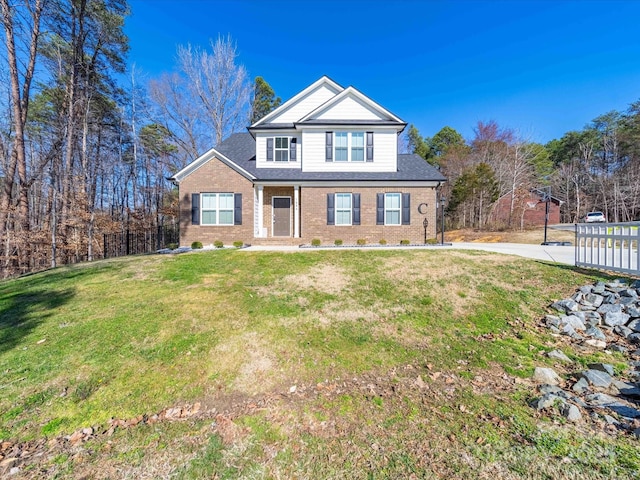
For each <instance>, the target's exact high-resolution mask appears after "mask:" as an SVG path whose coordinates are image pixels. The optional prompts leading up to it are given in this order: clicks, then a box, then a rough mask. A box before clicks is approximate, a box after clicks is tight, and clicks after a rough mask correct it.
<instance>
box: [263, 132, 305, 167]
mask: <svg viewBox="0 0 640 480" xmlns="http://www.w3.org/2000/svg"><path fill="white" fill-rule="evenodd" d="M297 146H298V142H297V139H296V137H269V138H267V162H273V161H274V160H275V161H276V162H295V161H296V158H297V156H298V155H297Z"/></svg>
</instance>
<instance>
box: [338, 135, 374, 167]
mask: <svg viewBox="0 0 640 480" xmlns="http://www.w3.org/2000/svg"><path fill="white" fill-rule="evenodd" d="M354 134H356V135H358V136H360V137H361V138H362V146H355V145H354V141H353V135H354ZM338 136H340V137H341V138H342V137H343V136H346V139H347V144H346V146H343V145H338ZM366 140H367V135H366V132H360V131H357V132H333V158H334V161H335V162H338V163H347V162H354V163H360V162H365V161H366V152H367V145H366ZM355 149H358V150H362V160H354V159H353V151H354V150H355ZM342 150H346V154H347V158H346V159H344V160H338V152H339V151H340V152H342Z"/></svg>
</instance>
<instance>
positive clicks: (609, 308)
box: [596, 303, 622, 315]
mask: <svg viewBox="0 0 640 480" xmlns="http://www.w3.org/2000/svg"><path fill="white" fill-rule="evenodd" d="M596 312H598V313H600V314H602V315H605V314H607V313H622V305H617V304H611V303H605V304H604V305H601V306H600V307H599V308H598V309H597V310H596Z"/></svg>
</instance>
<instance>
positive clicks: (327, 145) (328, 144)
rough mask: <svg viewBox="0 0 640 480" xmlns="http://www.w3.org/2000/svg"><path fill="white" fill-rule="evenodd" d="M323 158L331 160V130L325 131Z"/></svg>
mask: <svg viewBox="0 0 640 480" xmlns="http://www.w3.org/2000/svg"><path fill="white" fill-rule="evenodd" d="M325 150H326V155H325V160H326V161H327V162H333V132H326V133H325Z"/></svg>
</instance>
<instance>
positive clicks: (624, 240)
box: [576, 223, 640, 275]
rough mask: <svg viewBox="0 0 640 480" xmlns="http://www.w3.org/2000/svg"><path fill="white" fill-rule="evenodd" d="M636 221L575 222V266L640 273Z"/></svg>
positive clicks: (633, 273)
mask: <svg viewBox="0 0 640 480" xmlns="http://www.w3.org/2000/svg"><path fill="white" fill-rule="evenodd" d="M639 226H640V224H638V223H598V224H594V223H580V224H577V225H576V266H578V267H590V268H598V269H601V270H610V271H614V272H622V273H629V274H632V275H640V263H639V259H638V245H640V229H639V228H638V227H639Z"/></svg>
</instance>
